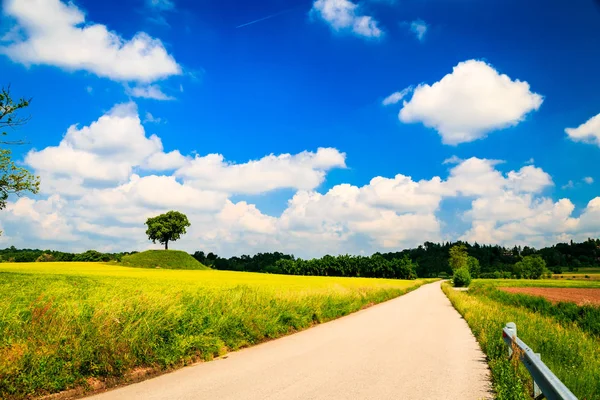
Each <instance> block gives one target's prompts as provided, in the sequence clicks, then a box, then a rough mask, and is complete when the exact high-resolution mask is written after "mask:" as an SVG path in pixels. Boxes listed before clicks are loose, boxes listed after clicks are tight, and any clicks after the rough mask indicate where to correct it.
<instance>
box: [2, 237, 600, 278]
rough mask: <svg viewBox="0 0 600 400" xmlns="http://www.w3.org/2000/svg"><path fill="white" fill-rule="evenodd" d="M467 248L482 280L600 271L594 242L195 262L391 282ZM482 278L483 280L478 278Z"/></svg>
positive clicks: (598, 244) (102, 256) (59, 256)
mask: <svg viewBox="0 0 600 400" xmlns="http://www.w3.org/2000/svg"><path fill="white" fill-rule="evenodd" d="M457 244H458V245H460V244H463V245H464V246H465V247H466V249H467V253H468V255H469V256H471V257H474V258H475V259H477V261H478V262H479V267H478V271H477V274H476V275H478V276H479V277H489V278H492V277H496V278H497V277H519V276H520V272H519V270H518V267H516V265H517V263H518V262H519V261H521V260H522V259H523V257H526V256H531V255H539V256H541V257H542V258H543V259H544V261H545V263H546V267H547V268H548V269H549V270H550V271H552V272H554V273H561V272H565V271H577V270H578V269H579V268H583V267H598V266H600V239H588V240H587V241H585V242H582V243H574V242H571V243H559V244H556V245H554V246H551V247H545V248H543V249H539V250H537V249H534V248H531V247H527V246H525V247H520V246H515V247H513V248H507V247H502V246H497V245H495V246H491V245H479V244H477V243H475V244H473V245H471V244H469V243H465V242H455V243H450V242H447V243H431V242H426V243H425V244H423V245H422V246H419V247H417V248H414V249H406V250H402V251H399V252H395V253H375V254H373V255H372V256H350V255H339V256H330V255H326V256H324V257H322V258H317V259H311V260H304V259H301V258H296V257H294V256H293V255H288V254H283V253H278V252H274V253H259V254H256V255H254V256H249V255H242V256H240V257H230V258H223V257H219V256H218V255H216V254H214V253H208V254H205V253H204V252H202V251H196V252H195V253H194V254H193V257H194V258H196V259H197V260H198V261H200V262H201V263H203V264H205V265H208V266H210V267H212V268H214V269H219V270H232V271H249V272H267V273H281V274H293V275H322V276H364V277H386V278H405V279H407V278H414V277H415V276H418V277H435V276H444V275H451V274H452V269H451V268H450V265H449V262H448V259H449V251H450V248H451V247H453V246H455V245H457ZM125 254H131V253H100V252H97V251H95V250H88V251H86V252H85V253H79V254H74V253H65V252H59V251H51V250H32V249H22V250H19V249H16V248H15V247H10V248H7V249H4V250H0V261H5V262H6V261H12V262H34V261H39V262H43V261H120V259H121V257H122V256H123V255H125ZM474 277H477V276H474Z"/></svg>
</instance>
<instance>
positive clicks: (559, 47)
mask: <svg viewBox="0 0 600 400" xmlns="http://www.w3.org/2000/svg"><path fill="white" fill-rule="evenodd" d="M2 7H3V8H2V11H3V19H2V42H0V67H1V68H2V71H3V73H2V77H3V81H4V82H2V84H4V85H6V84H9V83H10V84H12V91H13V94H14V95H16V96H20V95H23V96H30V97H33V99H34V101H33V102H32V105H31V107H30V109H29V110H28V112H29V113H30V114H31V116H32V119H31V121H30V122H29V123H28V124H27V125H26V126H25V127H22V128H20V129H19V130H18V131H16V132H14V135H15V136H19V137H22V138H26V139H27V140H28V142H30V145H27V146H22V147H19V148H14V149H13V152H14V154H15V157H16V158H17V159H18V160H21V161H22V162H23V164H24V165H26V166H28V167H29V168H30V169H32V170H34V171H36V172H37V173H38V174H40V176H41V177H42V193H40V194H38V195H35V196H33V195H32V196H28V197H27V198H26V199H18V198H15V199H13V201H12V203H11V204H9V207H7V210H4V211H2V214H1V216H0V225H1V226H2V228H3V230H4V235H3V237H2V238H1V239H0V240H1V242H0V245H1V244H2V243H4V244H7V245H10V244H15V245H17V246H19V245H24V244H28V245H35V246H39V247H54V248H62V249H76V250H79V249H83V248H92V247H93V248H99V249H107V250H109V249H110V250H126V249H129V248H131V247H135V248H144V247H148V246H149V243H148V242H147V241H145V239H144V235H143V221H144V220H145V218H147V216H151V215H154V214H155V213H157V212H160V211H162V210H168V209H171V208H174V207H177V208H179V209H182V210H183V211H188V213H189V214H190V215H191V217H192V218H191V219H192V224H193V227H192V230H191V231H190V234H189V235H187V237H186V238H185V239H184V240H182V241H181V247H182V248H185V249H189V250H194V249H200V248H201V249H207V250H213V251H217V252H220V253H222V254H239V253H240V252H251V253H252V252H256V251H265V250H271V251H274V250H284V251H293V252H295V253H297V254H300V255H307V256H312V255H321V254H324V253H339V252H350V253H360V252H365V253H370V252H373V251H379V250H382V251H391V250H393V251H395V250H397V249H400V248H403V247H407V246H413V245H415V244H418V243H419V242H423V241H424V240H431V241H437V240H456V239H467V240H471V241H474V240H477V241H479V242H486V243H501V244H530V245H534V246H542V245H546V244H551V243H555V242H557V241H563V240H569V239H575V240H580V239H582V238H586V237H587V236H590V235H592V236H598V232H599V231H600V225H598V223H597V222H595V221H597V220H598V218H597V216H598V215H600V198H598V197H597V196H598V188H599V185H600V183H598V182H599V181H600V176H598V174H597V170H598V168H597V167H596V166H597V165H598V161H597V160H598V159H599V158H598V157H599V155H600V148H599V147H600V117H598V118H597V119H594V117H595V116H596V115H598V114H599V113H600V79H598V77H597V75H598V74H597V71H600V55H599V54H600V53H598V51H597V49H598V48H600V7H599V6H598V5H597V4H596V3H595V2H593V1H591V0H590V1H587V0H582V1H578V2H576V3H575V4H570V5H568V6H567V5H566V3H564V2H562V1H529V2H526V3H525V4H524V3H523V2H517V1H512V0H511V1H495V0H494V1H485V2H483V1H471V0H426V1H424V0H420V1H417V0H406V1H401V0H396V1H393V0H363V1H350V0H316V1H313V2H311V1H297V2H284V1H264V2H251V3H248V2H238V1H229V0H227V1H219V2H208V1H205V2H195V1H184V0H171V1H167V0H126V1H120V2H112V1H105V2H93V1H85V0H77V1H75V2H73V4H72V5H70V6H67V3H65V2H62V3H61V1H60V0H51V1H41V0H4V1H3V3H2ZM115 10H118V12H115ZM257 20H260V21H258V22H255V23H252V22H253V21H257ZM249 23H250V24H249ZM246 24H247V25H246ZM240 25H244V26H241V27H240ZM136 40H137V42H136ZM134 42H135V43H137V45H139V46H145V47H146V50H148V51H146V50H143V51H142V50H139V48H138V49H136V47H135V46H134V45H133V44H132V43H134ZM150 50H151V51H150ZM404 89H407V90H406V91H405V95H404V97H403V98H402V99H401V100H400V101H398V102H396V103H395V104H388V105H384V104H383V103H384V99H386V98H387V97H388V96H390V95H391V94H392V93H395V92H401V91H402V90H404ZM389 102H390V101H389V100H388V101H387V102H385V103H389ZM115 107H116V108H115ZM115 110H116V111H115ZM103 116H104V117H103ZM95 121H98V123H96V125H93V123H94V122H95ZM113 124H116V125H113ZM73 125H76V127H73V128H71V130H70V132H71V133H70V134H68V133H67V131H68V130H69V129H70V128H69V127H71V126H73ZM93 126H95V128H93ZM86 127H90V128H89V129H88V128H86ZM566 128H573V130H572V131H569V132H571V133H568V132H566V131H565V129H566ZM115 132H118V133H115ZM140 135H141V136H140ZM151 135H156V137H157V139H158V138H159V142H160V145H158V146H156V140H154V141H153V140H151V139H150V137H151ZM61 141H62V142H61ZM103 141H104V142H103ZM61 143H62V144H61ZM152 143H154V144H152ZM59 144H60V145H59ZM115 146H117V147H118V150H115ZM319 148H323V149H329V150H327V151H322V152H320V153H319V150H318V149H319ZM173 151H177V152H178V153H177V154H174V153H171V152H173ZM303 152H306V153H303ZM117 153H118V154H117ZM115 154H116V155H115ZM157 154H160V155H157ZM165 154H171V156H170V157H171V158H169V160H170V161H169V163H167V164H168V165H166V164H165V162H164V160H163V158H164V157H166V156H164V155H165ZM285 154H290V155H291V156H290V157H292V158H291V159H286V160H284V159H282V158H281V155H285ZM299 154H300V155H299ZM210 155H213V156H218V157H221V158H220V161H215V159H214V157H213V158H211V156H210ZM269 155H273V157H275V158H276V159H277V160H275V161H273V160H271V161H269V159H265V158H264V157H268V156H269ZM294 155H299V156H294ZM163 156H164V157H163ZM159 157H163V158H161V160H163V161H161V162H159V161H157V160H158V159H159ZM278 157H279V158H278ZM283 158H285V156H284V157H283ZM164 159H166V158H164ZM449 159H453V160H454V161H453V162H446V163H444V161H445V160H449ZM257 160H260V161H257ZM252 161H256V162H255V163H252ZM500 161H501V162H500ZM157 162H159V164H160V166H157V165H158V164H153V163H157ZM106 165H112V166H115V167H114V168H112V167H110V168H109V167H107V168H105V169H104V168H101V167H100V166H106ZM86 169H89V170H86ZM398 174H401V175H402V176H404V177H410V178H408V180H406V179H405V180H402V179H399V178H398V177H396V175H398ZM134 175H135V176H136V177H138V178H139V179H140V180H139V181H138V180H136V179H137V178H135V179H133V180H132V176H134ZM376 177H382V178H383V179H386V181H381V182H379V185H375V184H373V182H372V179H374V178H376ZM395 177H396V178H395ZM435 177H439V182H437V183H436V182H434V180H435ZM511 177H512V178H511ZM161 179H162V180H161ZM167 181H168V184H169V185H171V186H172V188H173V190H172V191H169V190H167V189H165V187H166V186H161V185H163V184H165V183H164V182H167ZM141 182H144V185H142V184H141ZM160 182H163V183H160ZM432 182H433V183H432ZM516 182H517V183H516ZM474 185H475V186H476V187H472V186H474ZM142 186H143V189H142ZM171 186H168V187H171ZM117 198H118V200H117ZM206 199H212V200H210V201H208V200H206ZM294 199H295V200H294ZM205 202H206V204H205ZM192 203H193V204H194V205H193V206H190V204H192ZM209 203H210V204H209ZM597 213H598V214H597Z"/></svg>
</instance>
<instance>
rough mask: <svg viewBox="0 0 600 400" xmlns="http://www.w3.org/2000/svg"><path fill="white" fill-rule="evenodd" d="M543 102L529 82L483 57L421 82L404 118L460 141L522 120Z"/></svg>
mask: <svg viewBox="0 0 600 400" xmlns="http://www.w3.org/2000/svg"><path fill="white" fill-rule="evenodd" d="M542 102H543V97H542V96H541V95H539V94H537V93H534V92H532V91H531V90H530V88H529V84H528V83H527V82H524V81H520V80H512V79H511V78H509V77H508V76H507V75H504V74H499V73H498V72H497V71H496V70H495V69H494V68H493V67H492V66H491V65H489V64H487V63H485V62H483V61H477V60H469V61H465V62H461V63H459V64H458V65H457V66H455V67H454V69H453V72H452V73H450V74H448V75H446V76H444V77H443V78H442V79H441V80H440V81H439V82H436V83H434V84H433V85H431V86H430V85H428V84H421V85H419V86H417V88H416V89H415V90H414V92H413V96H412V98H411V100H410V101H404V104H403V107H402V109H401V110H400V113H399V118H400V121H402V122H404V123H415V122H420V123H422V124H423V125H425V126H427V127H429V128H434V129H435V130H437V132H438V133H439V134H440V136H441V137H442V142H443V143H445V144H450V145H457V144H459V143H466V142H472V141H474V140H477V139H481V138H483V137H485V136H486V135H487V134H488V133H489V132H491V131H494V130H499V129H503V128H506V127H509V126H514V125H517V124H519V123H520V122H521V121H523V119H524V118H525V116H526V115H527V114H528V113H529V112H531V111H534V110H537V109H539V108H540V106H541V104H542Z"/></svg>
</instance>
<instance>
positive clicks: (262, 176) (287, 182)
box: [175, 148, 346, 194]
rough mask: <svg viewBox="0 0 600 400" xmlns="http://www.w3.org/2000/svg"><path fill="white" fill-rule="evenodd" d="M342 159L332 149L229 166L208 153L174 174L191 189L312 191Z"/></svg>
mask: <svg viewBox="0 0 600 400" xmlns="http://www.w3.org/2000/svg"><path fill="white" fill-rule="evenodd" d="M345 158H346V155H345V154H344V153H340V152H339V151H338V150H337V149H333V148H319V149H318V150H317V152H316V153H313V152H308V151H304V152H302V153H299V154H295V155H291V154H281V155H278V156H276V155H273V154H271V155H268V156H265V157H263V158H261V159H260V160H253V161H249V162H247V163H244V164H234V163H228V162H227V161H225V158H224V157H223V156H222V155H221V154H209V155H206V156H196V158H194V159H193V160H191V161H189V162H188V163H187V164H186V165H184V166H183V167H181V168H180V169H179V170H177V171H176V173H175V175H176V176H178V177H180V178H182V179H184V181H185V182H186V183H187V184H190V185H192V186H195V187H202V188H209V189H212V190H220V191H225V192H228V193H245V194H258V193H264V192H267V191H271V190H275V189H283V188H293V189H298V190H303V189H304V190H311V189H314V188H316V187H318V186H319V185H320V184H321V183H322V182H323V181H324V179H325V173H326V171H328V170H330V169H332V168H345V167H346V163H345Z"/></svg>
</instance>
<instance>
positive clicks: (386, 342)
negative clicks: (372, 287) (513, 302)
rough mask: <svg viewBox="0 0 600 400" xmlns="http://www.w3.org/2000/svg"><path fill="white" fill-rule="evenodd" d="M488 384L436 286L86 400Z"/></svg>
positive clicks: (363, 393)
mask: <svg viewBox="0 0 600 400" xmlns="http://www.w3.org/2000/svg"><path fill="white" fill-rule="evenodd" d="M489 387H490V384H489V370H488V367H487V364H486V362H485V358H484V355H483V353H482V352H481V350H480V349H479V346H478V344H477V342H476V341H475V338H474V337H473V335H472V334H471V331H470V330H469V327H468V326H467V324H466V322H465V321H464V320H463V319H462V318H461V317H460V315H459V314H458V313H457V312H456V311H455V310H454V308H452V306H451V304H450V302H449V301H448V299H447V298H446V296H445V295H444V294H443V293H442V291H441V290H440V283H439V282H436V283H433V284H429V285H425V286H422V287H421V288H419V289H417V290H416V291H414V292H411V293H409V294H407V295H405V296H402V297H399V298H397V299H394V300H391V301H388V302H386V303H383V304H380V305H377V306H374V307H371V308H369V309H366V310H363V311H360V312H357V313H355V314H352V315H350V316H347V317H344V318H341V319H338V320H335V321H332V322H329V323H326V324H322V325H319V326H317V327H315V328H312V329H309V330H306V331H303V332H300V333H297V334H294V335H291V336H287V337H284V338H281V339H278V340H274V341H272V342H268V343H264V344H262V345H259V346H255V347H252V348H249V349H245V350H242V351H239V352H236V353H232V354H230V355H229V356H228V357H227V358H226V359H220V360H216V361H212V362H208V363H202V364H198V365H196V366H192V367H187V368H183V369H181V370H178V371H175V372H173V373H170V374H166V375H162V376H160V377H157V378H154V379H150V380H147V381H145V382H141V383H137V384H133V385H130V386H126V387H123V388H120V389H116V390H113V391H110V392H106V393H103V394H100V395H96V396H93V397H92V398H93V399H94V400H117V399H119V400H121V399H122V400H125V399H127V400H134V399H144V400H167V399H169V400H192V399H211V400H213V399H220V400H266V399H269V400H300V399H303V400H305V399H323V400H336V399H339V400H342V399H343V400H346V399H353V400H354V399H365V400H366V399H373V400H375V399H376V400H386V399H390V400H392V399H394V400H397V399H461V400H469V399H472V400H477V399H482V398H490V397H491V396H490V392H489Z"/></svg>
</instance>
